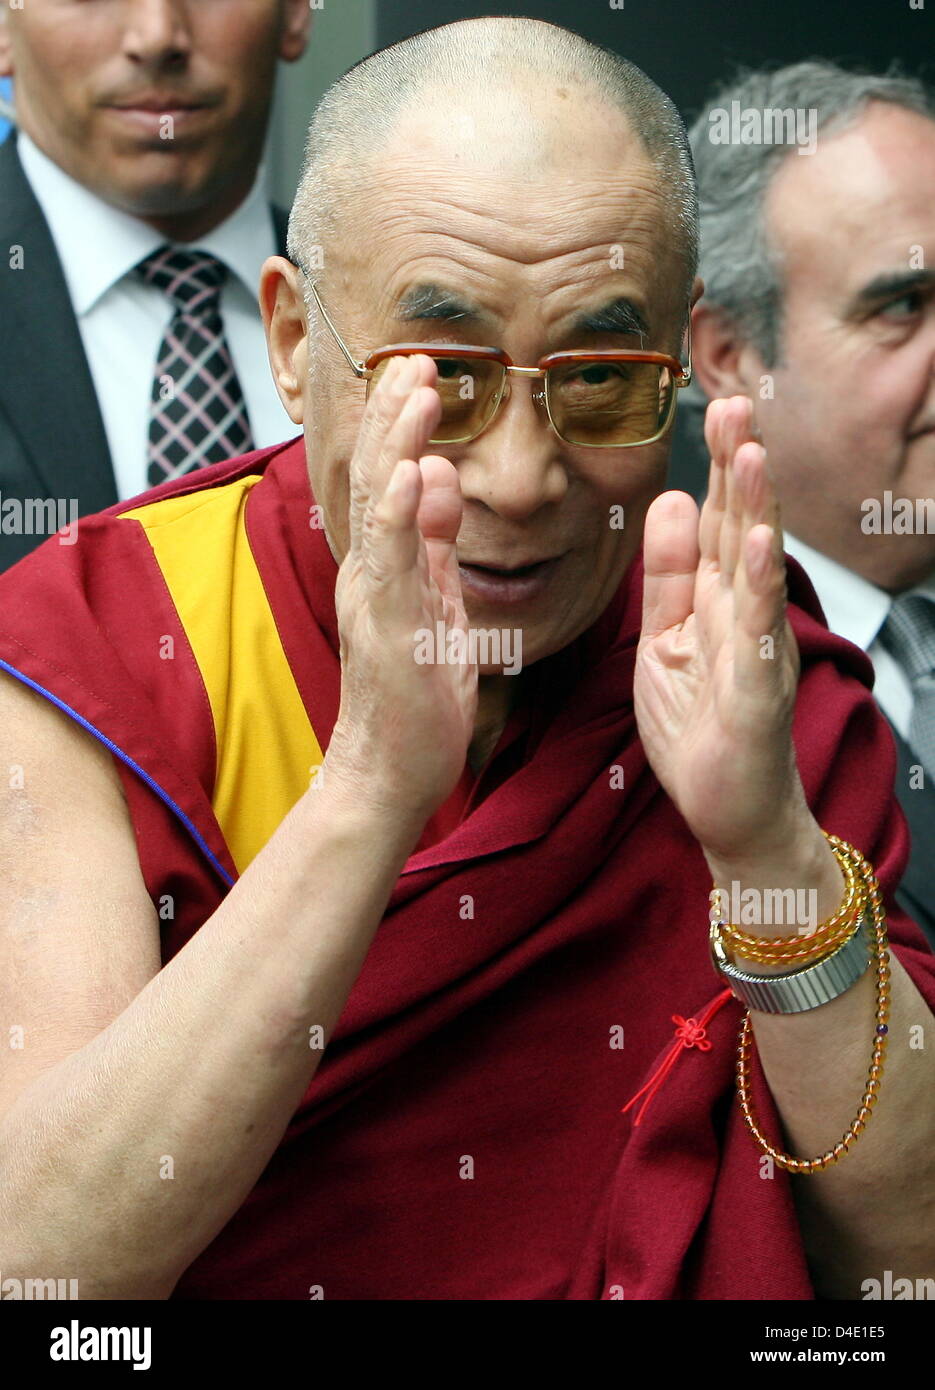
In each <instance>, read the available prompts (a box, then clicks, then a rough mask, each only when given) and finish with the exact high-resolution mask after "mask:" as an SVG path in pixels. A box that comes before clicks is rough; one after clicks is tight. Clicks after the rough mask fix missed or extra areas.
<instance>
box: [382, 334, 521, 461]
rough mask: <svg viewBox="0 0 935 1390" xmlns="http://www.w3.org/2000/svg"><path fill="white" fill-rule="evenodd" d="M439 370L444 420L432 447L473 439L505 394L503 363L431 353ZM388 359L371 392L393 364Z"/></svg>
mask: <svg viewBox="0 0 935 1390" xmlns="http://www.w3.org/2000/svg"><path fill="white" fill-rule="evenodd" d="M426 356H428V357H431V358H432V359H433V360H434V362H435V365H436V367H437V368H438V383H437V385H436V388H435V389H436V390H437V391H438V394H439V396H440V397H441V403H442V413H441V419H440V420H439V422H438V425H437V426H436V429H435V433H434V434H433V435H432V437H431V440H430V443H432V444H453V443H456V442H458V441H459V440H465V439H472V438H473V437H474V435H476V434H479V433H480V431H481V430H482V429H483V428H484V426H485V425H486V424H487V423H488V421H489V420H490V418H491V416H492V415H493V413H494V411H495V410H496V408H497V402H498V401H499V399H500V396H501V394H502V392H503V378H504V371H503V367H502V366H501V364H500V363H499V362H484V361H474V360H472V359H471V358H466V357H446V356H444V355H443V354H439V353H435V352H428V353H426ZM390 360H391V359H390V358H384V360H383V361H382V362H379V363H378V364H377V366H376V367H374V369H373V376H372V377H371V378H370V386H371V388H372V387H374V386H375V385H376V383H377V382H378V381H379V379H380V377H381V376H382V375H383V372H384V371H385V370H386V368H387V367H388V366H389V364H390Z"/></svg>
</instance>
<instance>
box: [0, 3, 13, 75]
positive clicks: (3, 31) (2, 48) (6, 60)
mask: <svg viewBox="0 0 935 1390" xmlns="http://www.w3.org/2000/svg"><path fill="white" fill-rule="evenodd" d="M6 8H7V7H6V5H4V6H3V9H2V10H0V77H12V76H13V35H12V34H11V33H10V24H9V20H8V19H7V16H6V15H5V14H4V13H3V11H4V10H6Z"/></svg>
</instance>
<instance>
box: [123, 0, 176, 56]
mask: <svg viewBox="0 0 935 1390" xmlns="http://www.w3.org/2000/svg"><path fill="white" fill-rule="evenodd" d="M190 50H191V16H190V15H189V0H130V3H129V4H128V5H127V21H126V28H125V29H124V35H123V51H124V54H125V55H126V56H127V57H128V58H131V59H134V60H135V61H136V62H148V63H154V62H159V63H165V62H166V61H171V60H173V59H175V60H178V59H179V58H182V57H185V56H187V54H188V53H189V52H190Z"/></svg>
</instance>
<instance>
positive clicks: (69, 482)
mask: <svg viewBox="0 0 935 1390" xmlns="http://www.w3.org/2000/svg"><path fill="white" fill-rule="evenodd" d="M0 189H2V190H3V197H2V198H0V244H2V245H3V246H10V247H14V246H19V247H22V269H19V270H14V269H12V268H11V269H7V270H6V271H5V273H4V275H3V280H2V282H0V285H2V290H0V293H2V304H3V319H4V325H3V333H2V334H0V400H2V405H3V409H4V411H5V412H6V414H7V415H8V417H9V419H10V420H11V422H12V424H13V428H14V429H15V430H16V432H17V434H18V435H19V438H20V440H21V442H22V445H23V449H24V452H25V453H26V454H27V456H28V459H29V463H30V465H31V467H32V469H33V470H34V472H35V474H36V479H37V484H38V488H37V491H39V493H40V495H46V496H50V497H64V498H69V497H77V498H78V499H79V510H80V511H81V512H82V513H87V512H96V511H99V510H101V509H102V508H103V507H109V506H111V505H112V503H114V502H116V500H117V492H116V484H115V481H114V475H113V468H112V466H111V460H110V450H109V448H108V444H107V436H106V434H105V432H104V424H103V420H102V419H101V412H100V408H99V406H98V403H97V395H96V393H95V390H94V383H93V381H92V379H91V373H90V370H89V368H88V363H87V358H86V357H85V353H84V346H83V344H82V342H81V335H80V333H79V331H78V323H77V320H76V319H75V314H74V310H73V309H72V306H71V298H70V296H69V293H68V287H67V285H66V283H65V277H64V275H63V273H62V268H61V265H60V263H59V259H58V254H57V252H56V250H55V244H54V242H53V241H52V237H51V234H50V232H49V228H48V225H47V223H46V221H45V218H44V217H43V215H42V211H41V209H40V207H39V204H38V203H37V201H36V199H35V197H34V195H33V192H32V189H31V188H30V186H29V182H28V180H27V178H26V175H25V174H24V172H23V167H22V165H21V164H20V161H19V156H18V155H17V153H16V145H15V141H14V140H13V139H12V137H11V138H10V139H8V140H6V141H5V142H4V143H3V145H2V146H0Z"/></svg>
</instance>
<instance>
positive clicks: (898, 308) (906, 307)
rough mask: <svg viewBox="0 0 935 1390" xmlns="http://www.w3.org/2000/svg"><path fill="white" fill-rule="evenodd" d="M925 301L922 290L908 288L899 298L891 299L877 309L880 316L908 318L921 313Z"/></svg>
mask: <svg viewBox="0 0 935 1390" xmlns="http://www.w3.org/2000/svg"><path fill="white" fill-rule="evenodd" d="M923 303H924V295H923V294H922V291H921V290H907V291H906V293H905V294H901V295H900V296H899V298H898V299H891V300H890V302H889V303H888V304H884V305H883V306H882V307H881V308H880V309H878V310H877V316H878V317H879V318H892V319H907V318H912V316H913V314H917V313H919V311H920V310H921V309H922V307H923Z"/></svg>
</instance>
